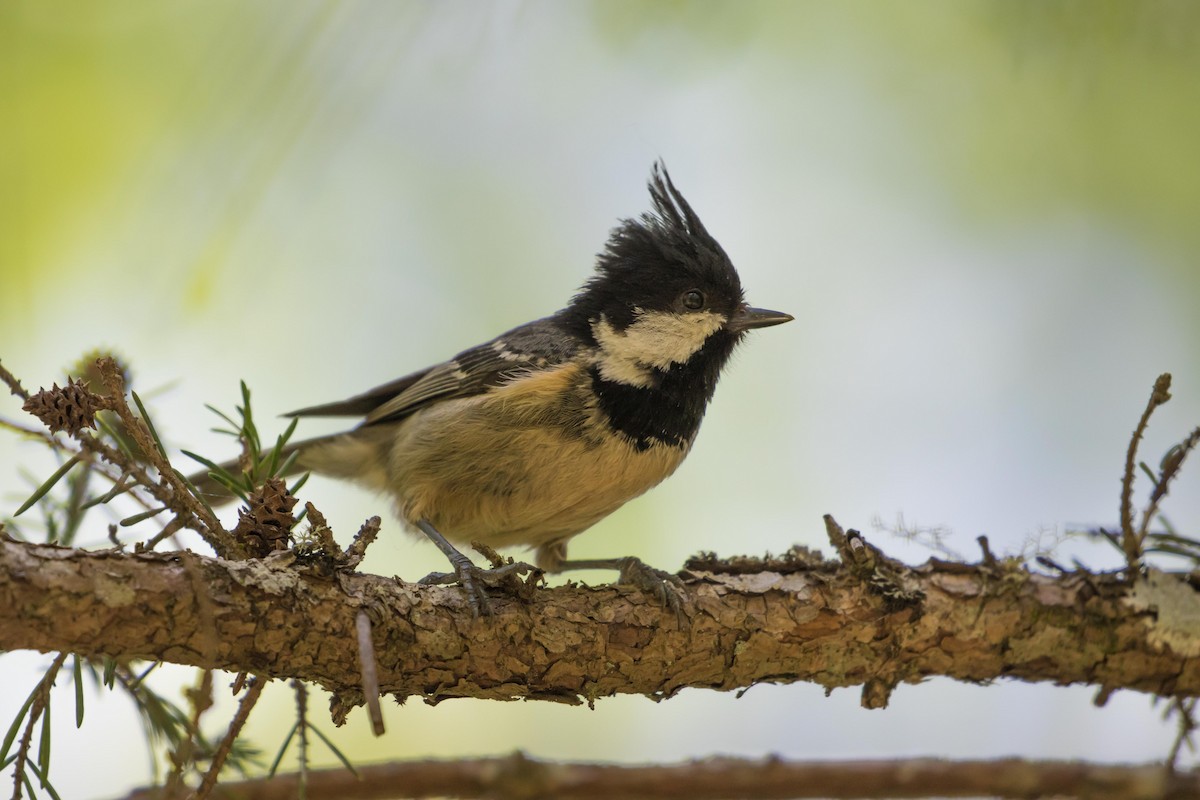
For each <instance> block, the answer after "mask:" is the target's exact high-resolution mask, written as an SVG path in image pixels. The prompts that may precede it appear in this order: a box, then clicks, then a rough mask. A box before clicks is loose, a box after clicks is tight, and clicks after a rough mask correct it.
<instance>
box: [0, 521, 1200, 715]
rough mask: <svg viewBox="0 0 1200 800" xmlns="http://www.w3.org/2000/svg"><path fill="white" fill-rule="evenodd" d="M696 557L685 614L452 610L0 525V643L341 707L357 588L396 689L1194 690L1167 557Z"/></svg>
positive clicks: (287, 559) (1194, 652) (1193, 651)
mask: <svg viewBox="0 0 1200 800" xmlns="http://www.w3.org/2000/svg"><path fill="white" fill-rule="evenodd" d="M697 563H700V562H697ZM703 565H705V566H709V567H711V568H712V569H713V570H714V571H704V570H700V569H693V570H692V571H691V572H689V573H687V577H686V583H685V609H686V620H680V619H679V618H677V617H676V615H675V614H674V613H673V612H671V611H668V610H666V609H664V608H662V607H661V606H660V605H659V604H658V603H657V602H656V600H655V599H654V598H652V597H650V596H647V595H644V594H642V593H641V592H640V591H638V590H636V589H632V588H627V587H616V586H601V587H597V588H585V587H579V586H567V587H559V588H554V589H539V590H537V591H534V592H532V593H531V597H530V598H529V599H527V600H524V599H517V598H511V597H504V596H497V597H496V600H495V602H494V604H493V605H494V607H495V610H496V614H495V616H493V617H491V618H483V619H473V618H472V617H471V614H470V611H469V609H468V607H467V604H466V602H465V599H464V597H463V595H462V593H461V591H460V590H458V589H457V588H455V587H446V588H440V587H418V586H415V585H413V584H407V583H403V582H399V581H397V580H393V579H387V578H382V577H378V576H373V575H363V574H357V573H350V572H344V571H335V570H324V571H323V570H321V569H318V568H317V567H316V566H315V565H311V564H310V565H307V566H306V565H303V564H300V563H297V562H296V561H295V558H294V557H293V556H291V555H289V554H283V555H281V556H280V557H279V558H275V559H271V558H268V559H266V560H261V561H260V560H249V561H225V560H222V559H216V558H208V557H203V556H198V555H194V554H190V553H141V554H132V553H125V552H115V551H109V552H85V551H80V550H74V549H68V548H60V547H53V546H47V545H36V544H29V543H23V542H17V541H13V540H11V539H0V649H3V650H15V649H35V650H42V651H71V652H76V653H81V654H84V655H87V656H102V655H104V656H114V657H119V658H142V659H155V660H163V661H169V662H174V663H179V664H188V665H194V666H200V667H212V668H219V669H224V670H229V671H233V672H249V673H254V674H257V675H260V676H263V677H269V678H300V679H303V680H306V681H312V682H314V683H316V684H318V685H320V686H322V687H324V688H326V689H329V690H331V691H333V692H335V693H336V694H338V695H339V697H340V698H341V703H342V705H343V707H345V706H346V705H348V704H354V703H356V702H358V701H359V700H360V698H361V693H360V690H359V686H360V680H361V672H360V667H359V663H358V658H357V652H358V648H357V644H356V642H357V638H356V622H355V618H356V614H357V612H358V610H359V609H360V608H363V609H365V610H366V611H367V612H368V614H369V616H370V618H371V620H372V622H373V635H372V638H373V642H374V645H375V651H376V655H377V659H378V681H379V685H380V689H381V691H382V692H384V693H388V694H394V695H395V696H396V697H397V698H398V699H403V698H406V697H409V696H414V695H415V696H419V697H422V698H425V699H426V700H429V701H436V700H438V699H442V698H448V697H468V696H469V697H483V698H496V699H514V698H524V697H531V698H542V699H553V700H560V701H566V702H572V703H574V702H581V701H585V702H586V701H591V700H592V699H594V698H600V697H605V696H609V695H613V694H617V693H637V694H645V695H652V696H659V697H662V696H670V695H671V694H673V693H675V692H677V691H679V690H680V689H682V688H685V687H707V688H711V689H718V690H726V691H727V690H734V689H740V688H744V687H747V686H751V685H753V684H755V683H761V682H776V683H786V682H791V681H811V682H814V683H818V684H821V685H822V686H825V687H827V688H831V689H832V688H835V687H844V686H851V685H863V686H864V695H863V698H864V703H865V704H868V705H872V706H878V705H883V704H885V703H886V700H887V696H888V693H889V692H890V690H891V688H892V687H894V686H895V685H897V684H898V683H901V682H916V681H919V680H921V679H923V678H925V677H928V676H931V675H945V676H948V677H952V678H956V679H958V680H963V681H972V682H980V681H990V680H994V679H996V678H1002V677H1007V678H1017V679H1021V680H1026V681H1052V682H1054V683H1059V684H1068V683H1085V684H1092V685H1095V686H1098V687H1103V688H1104V689H1106V690H1112V689H1134V690H1139V691H1144V692H1153V693H1159V694H1167V695H1196V694H1200V648H1198V647H1197V643H1198V642H1200V637H1197V636H1195V635H1194V633H1193V632H1192V630H1191V628H1190V627H1189V626H1190V625H1194V621H1195V619H1196V618H1197V616H1200V615H1196V614H1195V613H1194V609H1195V608H1196V606H1197V604H1196V601H1195V597H1196V593H1195V591H1194V590H1193V589H1192V587H1191V586H1190V585H1189V584H1188V583H1187V582H1186V581H1184V580H1183V579H1180V578H1177V577H1175V576H1165V575H1161V574H1160V575H1158V576H1157V577H1156V580H1157V581H1158V582H1159V584H1161V585H1159V586H1158V588H1157V589H1156V588H1155V587H1154V585H1153V584H1151V583H1148V582H1140V583H1139V585H1138V586H1137V588H1136V589H1134V588H1132V587H1131V586H1130V585H1129V584H1128V583H1127V582H1126V581H1124V580H1123V579H1121V578H1119V577H1117V576H1114V575H1096V574H1088V573H1071V574H1065V575H1059V576H1047V575H1039V574H1031V573H1030V572H1028V571H1027V570H1025V569H1024V568H1022V567H1020V566H1018V565H1014V564H1007V563H996V562H994V561H990V560H989V563H987V564H981V565H962V564H943V563H940V562H930V563H929V564H926V565H924V566H923V567H920V568H916V569H914V570H912V571H909V572H908V573H907V574H906V575H905V576H904V581H905V585H906V586H907V587H908V592H907V594H906V595H905V598H906V599H905V600H903V601H897V600H896V599H895V597H890V596H883V595H881V594H880V593H879V590H878V586H875V585H873V584H872V582H871V581H868V580H864V578H863V575H862V574H856V573H855V572H854V571H853V570H851V569H844V568H842V567H841V566H840V565H838V564H837V563H831V562H820V561H814V562H813V563H811V564H804V563H802V562H795V561H793V562H790V565H789V564H782V565H781V564H774V563H760V562H754V561H751V562H749V563H747V562H745V561H743V562H741V563H740V564H737V565H731V564H729V563H728V562H711V563H705V564H703ZM755 565H757V567H758V568H759V571H749V570H750V569H752V568H753V567H754V566H755ZM771 567H775V569H770V568H771ZM718 569H728V570H729V572H726V573H722V572H718V571H715V570H718ZM780 570H782V571H780ZM1164 587H1165V588H1164ZM913 598H920V599H917V600H914V599H913ZM1164 598H1169V599H1164ZM1168 605H1171V606H1172V608H1170V609H1168V608H1167V606H1168ZM681 621H682V622H684V623H685V624H683V625H682V626H681V624H680V623H681Z"/></svg>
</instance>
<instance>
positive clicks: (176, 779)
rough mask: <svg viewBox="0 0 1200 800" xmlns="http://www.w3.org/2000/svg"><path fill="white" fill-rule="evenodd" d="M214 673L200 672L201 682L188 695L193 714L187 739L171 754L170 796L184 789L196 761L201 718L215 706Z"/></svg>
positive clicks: (167, 781)
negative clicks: (186, 778)
mask: <svg viewBox="0 0 1200 800" xmlns="http://www.w3.org/2000/svg"><path fill="white" fill-rule="evenodd" d="M212 690H213V673H212V670H211V669H205V670H200V682H199V684H197V686H196V688H195V689H190V690H187V692H186V694H187V696H188V698H189V699H190V700H191V702H192V714H191V717H190V718H189V720H188V722H189V724H188V727H187V738H185V739H184V740H183V741H181V742H180V743H179V745H178V746H177V747H176V748H175V751H174V752H173V753H171V762H172V766H171V774H170V775H168V776H167V780H166V782H165V784H164V785H165V788H166V793H167V794H168V795H170V794H175V793H179V792H180V791H181V790H182V789H183V776H184V772H185V771H186V770H187V767H188V765H189V764H191V763H193V762H194V761H195V759H196V740H197V739H198V738H199V736H200V717H202V716H203V715H204V712H205V711H208V710H209V709H210V708H212V705H213V691H212Z"/></svg>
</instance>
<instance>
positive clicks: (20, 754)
mask: <svg viewBox="0 0 1200 800" xmlns="http://www.w3.org/2000/svg"><path fill="white" fill-rule="evenodd" d="M0 369H2V367H0ZM14 394H15V392H14ZM66 660H67V654H66V653H59V654H58V655H57V656H56V657H55V659H54V661H52V662H50V668H49V669H47V670H46V674H45V675H43V676H42V680H41V681H40V682H39V683H38V686H37V689H36V690H35V691H36V692H37V695H36V696H35V697H34V699H33V705H32V706H30V708H29V720H28V721H27V722H26V723H25V732H24V733H22V734H21V744H20V745H19V746H18V747H17V758H16V761H15V762H14V764H13V794H12V797H13V800H21V782H22V781H24V780H25V765H26V763H28V761H29V748H30V747H31V746H32V745H33V727H34V725H36V724H37V721H38V720H39V719H41V716H42V712H43V711H45V710H46V701H47V700H48V699H49V697H50V689H51V688H52V687H53V686H54V679H55V678H56V677H58V671H59V669H61V668H62V665H63V663H64V662H65V661H66Z"/></svg>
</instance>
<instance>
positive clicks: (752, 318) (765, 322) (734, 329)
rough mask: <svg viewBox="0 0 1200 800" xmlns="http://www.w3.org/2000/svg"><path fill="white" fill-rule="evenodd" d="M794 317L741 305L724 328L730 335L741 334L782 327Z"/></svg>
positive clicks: (780, 312)
mask: <svg viewBox="0 0 1200 800" xmlns="http://www.w3.org/2000/svg"><path fill="white" fill-rule="evenodd" d="M793 319H795V317H793V316H792V315H791V314H784V313H783V312H782V311H768V310H767V309H765V308H751V307H750V306H747V305H742V306H741V307H740V308H739V309H738V310H737V313H735V314H734V315H733V317H732V318H730V320H729V322H727V323H725V328H726V329H727V330H728V331H730V332H731V333H741V332H742V331H748V330H750V329H751V328H769V327H771V326H772V325H782V324H783V323H785V322H791V321H792V320H793Z"/></svg>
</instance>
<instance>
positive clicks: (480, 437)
mask: <svg viewBox="0 0 1200 800" xmlns="http://www.w3.org/2000/svg"><path fill="white" fill-rule="evenodd" d="M649 188H650V197H651V201H652V204H653V210H652V211H651V212H650V213H647V214H643V215H642V216H641V217H640V218H638V219H627V220H624V221H622V222H621V223H620V224H619V225H618V226H617V227H616V228H615V229H614V230H613V231H612V233H611V234H610V236H609V240H608V243H607V245H606V246H605V248H604V250H603V252H601V253H600V255H599V257H598V261H597V264H596V271H595V274H594V275H592V277H591V278H590V279H588V281H587V282H586V283H585V284H584V285H583V288H582V289H580V290H579V292H578V294H576V295H575V297H574V298H573V299H572V300H571V302H570V303H569V304H568V305H567V307H566V308H564V309H562V310H561V311H559V312H557V313H556V314H553V315H551V316H549V317H545V318H544V319H539V320H536V321H534V322H530V323H528V324H525V325H522V326H520V327H517V328H514V329H512V330H510V331H508V332H507V333H504V334H501V335H500V336H498V337H496V338H495V339H492V340H491V341H489V342H485V343H483V344H481V345H479V346H477V347H472V348H471V349H469V350H464V351H463V352H461V353H459V354H458V355H456V356H454V358H452V359H450V360H449V361H445V362H443V363H441V364H437V365H434V366H432V367H428V368H426V369H423V370H420V371H418V372H414V373H412V374H410V375H406V376H405V377H403V378H399V379H398V380H395V381H392V382H391V383H387V384H384V385H382V386H379V387H377V388H375V389H371V390H370V391H368V392H365V393H363V394H360V395H357V396H355V397H351V398H350V399H348V400H344V401H341V402H335V403H330V404H327V405H320V406H314V407H311V408H304V409H301V410H299V411H294V412H292V413H291V414H290V415H289V416H296V417H307V416H351V417H362V418H363V419H362V422H361V423H360V424H359V425H358V426H357V427H356V428H354V429H352V430H350V431H347V432H345V433H338V434H333V435H331V436H324V437H320V438H317V439H310V440H308V441H304V442H300V443H297V444H295V445H292V446H291V449H296V450H298V451H299V455H298V457H297V458H296V459H295V460H294V462H293V468H292V469H293V471H295V472H302V471H312V472H316V473H318V474H322V475H329V476H332V477H335V478H344V479H348V480H352V481H355V482H357V483H359V484H362V485H364V486H367V487H369V488H371V489H375V490H377V491H379V492H381V493H384V494H386V495H389V496H390V497H391V498H392V499H393V500H394V501H395V505H396V511H397V514H398V515H399V517H400V519H402V520H403V521H404V523H405V525H406V526H407V527H409V528H410V529H415V530H416V531H420V532H422V533H424V535H425V536H427V537H428V538H429V539H430V540H432V541H433V542H434V543H435V544H436V545H437V546H438V547H439V548H440V549H441V550H442V551H443V552H444V553H445V554H446V556H447V557H448V558H449V559H450V562H451V564H452V565H453V572H451V573H440V574H436V575H434V576H430V577H429V578H427V579H426V582H449V581H451V580H457V581H459V582H461V583H462V585H463V586H464V588H465V589H466V590H467V593H468V599H469V600H470V602H471V605H472V608H474V609H476V611H478V609H479V608H480V607H481V606H483V607H486V606H487V603H488V600H487V596H486V594H485V587H486V586H487V585H489V584H493V583H495V582H496V581H497V580H498V579H499V578H501V577H503V576H505V575H509V574H512V573H513V572H519V571H521V570H523V569H528V565H525V564H510V565H507V566H504V567H499V568H493V569H490V570H484V569H481V568H479V567H477V566H475V565H474V564H473V563H472V562H471V560H470V559H469V558H467V557H466V556H465V555H463V554H462V553H461V552H460V551H459V550H458V549H457V548H456V547H455V544H456V543H457V544H460V545H461V544H469V543H471V542H481V543H483V544H486V545H488V546H491V547H507V546H510V545H524V546H529V547H533V548H535V549H536V558H535V560H536V563H537V565H538V566H539V567H541V568H542V569H544V570H546V571H550V572H554V571H559V570H562V569H570V568H619V569H623V575H625V576H626V577H630V576H632V577H635V578H638V579H639V580H638V582H639V583H640V584H643V585H644V584H645V582H646V581H647V580H648V581H649V582H650V583H653V582H654V581H661V580H662V578H663V577H664V576H663V574H662V573H659V572H657V571H656V570H650V569H649V568H644V567H643V565H641V564H640V562H638V561H637V560H636V559H629V558H624V559H611V560H590V561H567V560H566V548H567V542H568V541H569V540H570V539H571V538H572V537H574V536H576V535H578V534H579V533H582V532H583V531H584V530H586V529H587V528H589V527H591V526H592V525H594V524H595V523H596V522H598V521H599V520H601V519H603V518H604V517H606V516H607V515H609V514H611V513H612V512H613V511H615V510H617V509H618V508H620V507H621V506H622V505H624V504H625V503H626V502H628V501H629V500H632V499H633V498H635V497H637V496H638V495H640V494H642V493H643V492H645V491H646V490H648V489H650V488H652V487H653V486H655V485H657V484H658V483H660V482H661V481H662V480H663V479H665V478H666V477H668V476H669V475H671V473H673V472H674V471H675V469H676V468H677V467H678V466H679V464H680V463H681V462H682V461H683V459H684V457H685V456H687V454H688V451H689V450H690V449H691V445H692V442H693V440H694V439H695V438H696V433H697V431H698V430H699V428H700V421H701V419H702V418H703V416H704V411H705V408H706V407H707V405H708V402H709V400H710V399H711V398H712V396H713V391H714V390H715V389H716V386H717V378H718V376H719V375H720V373H721V368H722V367H723V366H724V365H725V363H726V362H727V361H728V359H729V356H730V354H731V353H732V352H733V349H734V347H735V346H736V345H737V344H738V342H739V341H741V340H742V338H743V336H744V334H745V333H746V332H747V331H749V330H752V329H754V328H763V327H767V326H769V325H778V324H780V323H783V322H787V321H789V320H791V319H792V317H791V316H789V315H787V314H783V313H780V312H778V311H767V310H764V309H760V308H752V307H750V306H749V305H747V304H746V302H745V300H744V299H743V295H742V284H741V281H740V279H739V278H738V274H737V271H736V270H735V269H734V267H733V264H732V263H731V262H730V260H729V257H728V256H727V255H726V254H725V251H724V250H723V249H722V248H721V245H720V244H718V243H717V241H716V239H714V238H713V237H712V236H711V235H710V234H709V232H708V231H707V230H706V229H705V227H704V225H703V224H701V222H700V219H699V217H697V216H696V213H695V212H694V211H693V210H692V208H691V206H689V205H688V203H687V201H686V200H685V199H684V198H683V195H682V194H680V193H679V190H678V189H676V188H675V186H674V184H673V183H672V182H671V178H670V176H669V175H668V174H667V171H666V169H665V168H663V167H661V165H658V164H656V165H655V167H654V171H653V174H652V176H651V179H650V184H649Z"/></svg>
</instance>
